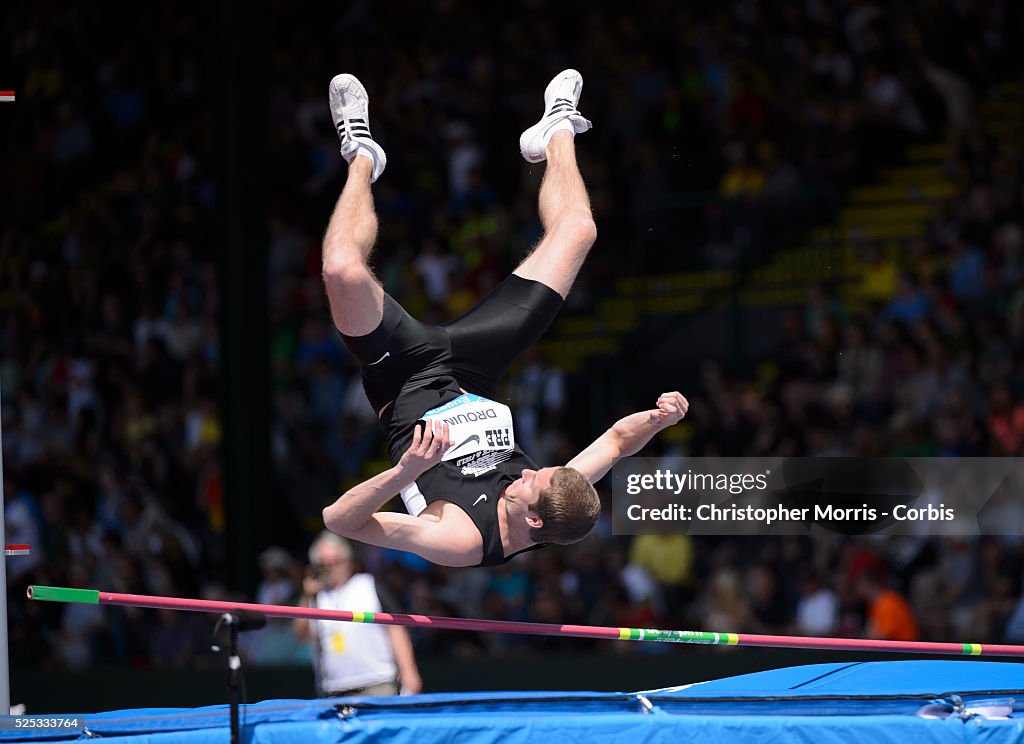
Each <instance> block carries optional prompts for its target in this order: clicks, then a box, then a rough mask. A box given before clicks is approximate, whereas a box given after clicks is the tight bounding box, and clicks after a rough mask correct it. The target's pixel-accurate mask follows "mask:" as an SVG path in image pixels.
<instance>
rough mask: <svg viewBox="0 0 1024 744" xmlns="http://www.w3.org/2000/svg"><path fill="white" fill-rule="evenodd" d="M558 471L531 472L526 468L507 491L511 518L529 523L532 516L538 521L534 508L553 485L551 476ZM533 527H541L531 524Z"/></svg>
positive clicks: (506, 496) (507, 504) (551, 469)
mask: <svg viewBox="0 0 1024 744" xmlns="http://www.w3.org/2000/svg"><path fill="white" fill-rule="evenodd" d="M557 469H558V468H542V469H540V470H530V469H529V468H524V469H523V472H522V475H521V476H520V477H519V478H518V479H517V480H516V481H514V482H513V483H511V484H509V487H508V488H507V489H505V508H506V509H507V510H508V513H509V516H512V517H522V518H525V519H527V521H529V520H530V518H531V515H532V518H533V519H536V518H537V516H536V514H533V507H534V506H536V504H537V499H539V498H540V492H541V491H543V490H544V489H545V488H547V487H548V486H550V485H551V476H552V475H554V473H555V471H556V470H557ZM531 526H539V525H532V524H531Z"/></svg>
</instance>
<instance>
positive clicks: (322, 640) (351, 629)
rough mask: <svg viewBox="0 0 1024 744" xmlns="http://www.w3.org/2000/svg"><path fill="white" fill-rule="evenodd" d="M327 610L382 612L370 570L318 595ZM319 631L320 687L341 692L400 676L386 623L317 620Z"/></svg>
mask: <svg viewBox="0 0 1024 744" xmlns="http://www.w3.org/2000/svg"><path fill="white" fill-rule="evenodd" d="M316 606H317V607H319V608H320V609H323V610H347V611H349V612H381V606H380V599H379V598H378V597H377V587H376V584H375V582H374V580H373V576H371V575H370V574H365V573H363V574H356V575H355V576H353V577H352V578H351V579H349V580H348V581H347V582H345V584H343V585H342V586H340V587H338V588H337V589H328V590H324V591H322V592H320V593H319V594H317V595H316ZM313 628H314V632H315V633H316V634H317V642H318V650H319V654H320V657H319V664H320V667H319V668H320V687H321V689H323V690H324V691H326V692H341V691H344V690H352V689H355V688H358V687H367V686H368V685H376V684H381V683H383V682H394V681H395V680H396V679H397V677H398V668H397V667H396V666H395V656H394V653H393V652H392V650H391V639H390V637H389V636H388V629H387V628H386V627H385V626H383V625H372V624H363V623H343V622H333V621H329V620H315V621H313Z"/></svg>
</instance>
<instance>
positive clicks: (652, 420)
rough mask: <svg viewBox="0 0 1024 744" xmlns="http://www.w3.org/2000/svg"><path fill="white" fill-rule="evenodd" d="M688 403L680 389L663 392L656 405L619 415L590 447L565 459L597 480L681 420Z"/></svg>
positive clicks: (576, 468)
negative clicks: (621, 458)
mask: <svg viewBox="0 0 1024 744" xmlns="http://www.w3.org/2000/svg"><path fill="white" fill-rule="evenodd" d="M689 407H690V404H689V403H688V402H687V400H686V398H684V397H683V396H682V395H681V394H680V393H678V392H671V393H662V394H661V396H660V397H659V398H658V407H657V408H652V409H651V410H649V411H640V412H639V413H633V414H630V415H629V416H626V417H625V418H621V419H619V420H618V421H616V422H615V423H614V424H613V425H612V427H611V428H610V429H609V430H608V431H606V432H605V433H604V434H602V435H601V436H600V437H598V438H597V439H596V440H594V442H593V443H592V444H591V445H590V446H589V447H587V448H586V449H585V450H583V451H582V452H580V453H579V454H578V455H576V457H574V458H573V459H572V460H571V461H570V462H568V463H566V467H568V468H573V469H575V470H578V471H580V472H581V473H583V475H585V476H586V477H587V479H588V480H589V481H590V482H591V483H597V482H598V481H599V480H601V478H603V477H604V475H605V473H607V472H608V471H609V470H610V469H611V467H612V465H614V464H615V461H616V460H617V459H618V458H620V457H629V456H630V455H635V454H636V453H637V452H639V451H640V450H641V449H643V447H644V445H646V444H647V443H648V442H649V441H651V439H652V438H653V437H654V435H655V434H657V433H658V432H659V431H661V430H662V429H666V428H668V427H669V426H672V425H673V424H678V423H679V422H680V421H682V419H683V417H684V416H685V415H686V411H687V409H688V408H689Z"/></svg>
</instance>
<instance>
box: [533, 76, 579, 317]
mask: <svg viewBox="0 0 1024 744" xmlns="http://www.w3.org/2000/svg"><path fill="white" fill-rule="evenodd" d="M582 88H583V78H582V76H581V75H580V74H579V73H578V72H576V71H575V70H565V71H564V72H561V73H559V74H558V75H556V76H555V78H554V79H553V80H552V81H551V83H550V84H549V85H548V87H547V90H545V92H544V103H545V114H544V116H543V117H542V118H541V120H540V122H538V123H537V124H536V125H534V126H533V127H530V129H527V130H526V131H525V132H524V133H523V136H522V138H521V139H520V150H521V151H522V153H523V157H524V158H526V159H527V160H528V161H529V162H539V161H541V160H547V163H548V165H547V169H546V171H545V172H544V180H543V181H542V183H541V187H540V196H539V198H538V207H539V211H540V220H541V224H542V225H543V227H544V237H543V238H542V239H541V241H540V243H539V244H538V245H537V247H536V248H535V249H534V250H533V252H532V253H531V254H530V255H529V256H527V257H526V259H525V260H524V261H523V262H522V263H521V264H520V265H519V267H518V268H517V269H516V270H515V272H514V273H515V274H516V275H517V276H521V277H523V278H524V279H533V280H535V281H539V282H541V283H543V284H545V285H547V286H548V287H550V288H551V289H553V290H555V291H556V292H558V294H559V295H561V296H562V298H563V299H564V298H565V297H566V296H567V295H568V294H569V290H570V289H572V284H573V282H574V281H575V280H576V275H577V274H578V273H579V270H580V268H581V267H582V266H583V262H584V260H586V257H587V254H588V253H589V252H590V247H591V246H592V245H593V244H594V241H595V240H596V239H597V227H596V226H595V224H594V218H593V215H592V214H591V211H590V198H589V197H588V196H587V188H586V186H585V185H584V183H583V177H582V176H581V175H580V170H579V167H578V165H577V164H576V144H575V141H574V139H573V138H574V137H575V135H576V134H578V133H580V132H585V131H587V130H588V129H590V126H591V125H590V122H589V121H588V120H587V119H584V118H583V117H582V116H581V115H580V113H579V111H577V110H576V105H577V104H578V103H579V96H580V92H581V91H582Z"/></svg>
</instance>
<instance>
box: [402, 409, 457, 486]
mask: <svg viewBox="0 0 1024 744" xmlns="http://www.w3.org/2000/svg"><path fill="white" fill-rule="evenodd" d="M451 446H452V440H451V437H450V436H449V434H448V424H444V423H438V422H436V421H428V422H426V423H425V424H424V425H422V426H420V425H419V424H417V425H416V427H415V429H414V430H413V434H412V444H411V445H409V449H408V450H406V452H405V454H404V455H402V459H401V460H399V461H398V467H400V468H402V469H403V470H405V471H407V472H409V473H411V474H413V477H414V478H418V477H419V476H421V475H423V474H424V473H425V472H427V471H428V470H430V469H431V468H432V467H434V466H435V465H437V463H439V462H441V457H442V456H443V455H444V453H445V452H446V451H447V449H448V448H449V447H451Z"/></svg>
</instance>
